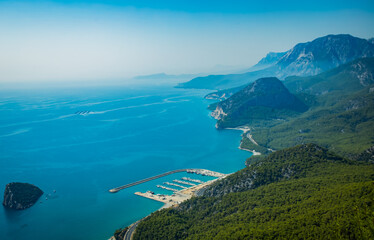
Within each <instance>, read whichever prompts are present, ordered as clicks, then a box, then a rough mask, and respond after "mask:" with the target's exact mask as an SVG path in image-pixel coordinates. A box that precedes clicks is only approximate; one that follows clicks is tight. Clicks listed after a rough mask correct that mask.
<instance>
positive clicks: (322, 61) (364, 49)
mask: <svg viewBox="0 0 374 240" xmlns="http://www.w3.org/2000/svg"><path fill="white" fill-rule="evenodd" d="M280 55H281V53H279V55H277V56H276V57H274V58H273V60H274V59H277V57H279V56H280ZM366 57H374V44H373V41H372V40H366V39H361V38H357V37H353V36H351V35H348V34H339V35H327V36H324V37H320V38H317V39H315V40H313V41H311V42H306V43H299V44H297V45H296V46H295V47H293V48H292V49H290V50H289V51H287V52H286V53H285V54H284V55H283V56H282V57H281V58H280V59H279V60H278V61H277V62H276V63H274V64H273V65H271V66H270V67H268V68H265V69H262V70H258V71H252V72H247V73H243V74H229V75H210V76H206V77H198V78H194V79H192V80H190V81H188V82H185V83H181V84H179V85H178V87H182V88H204V89H217V90H221V89H226V88H235V87H239V86H242V85H246V84H248V83H250V82H253V81H255V80H256V79H258V78H262V77H278V78H280V79H284V78H286V77H287V76H294V75H295V76H311V75H315V74H319V73H321V72H323V71H327V70H330V69H332V68H335V67H337V66H340V65H342V64H345V63H348V62H350V61H353V60H355V59H358V58H366ZM266 59H267V57H265V59H263V60H261V61H264V62H266V61H269V62H271V61H270V59H272V58H271V57H270V56H269V58H268V60H266ZM261 61H260V62H261ZM273 62H274V61H273Z"/></svg>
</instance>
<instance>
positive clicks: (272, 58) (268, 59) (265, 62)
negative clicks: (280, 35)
mask: <svg viewBox="0 0 374 240" xmlns="http://www.w3.org/2000/svg"><path fill="white" fill-rule="evenodd" d="M286 53H287V52H269V53H268V54H266V56H265V57H263V58H262V59H261V60H260V61H259V62H258V63H257V64H256V65H254V66H253V67H251V68H250V70H251V69H252V70H261V69H265V68H268V67H270V66H272V65H274V64H276V63H277V62H278V61H279V60H280V59H281V58H282V57H283V56H284V55H285V54H286Z"/></svg>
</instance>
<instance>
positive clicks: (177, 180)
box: [173, 179, 196, 186]
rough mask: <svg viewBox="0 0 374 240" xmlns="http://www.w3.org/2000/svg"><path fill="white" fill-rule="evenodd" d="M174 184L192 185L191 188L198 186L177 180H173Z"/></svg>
mask: <svg viewBox="0 0 374 240" xmlns="http://www.w3.org/2000/svg"><path fill="white" fill-rule="evenodd" d="M173 182H177V183H182V184H185V185H190V186H196V184H193V183H189V182H185V181H181V180H177V179H175V180H173Z"/></svg>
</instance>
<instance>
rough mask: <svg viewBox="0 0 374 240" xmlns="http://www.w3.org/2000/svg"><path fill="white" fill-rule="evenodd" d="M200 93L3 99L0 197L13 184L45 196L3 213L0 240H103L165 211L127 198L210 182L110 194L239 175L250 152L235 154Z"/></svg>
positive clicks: (143, 91)
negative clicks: (209, 173)
mask: <svg viewBox="0 0 374 240" xmlns="http://www.w3.org/2000/svg"><path fill="white" fill-rule="evenodd" d="M206 93H207V91H202V90H183V89H175V88H172V87H147V88H144V87H115V88H114V87H105V88H103V87H101V88H93V87H92V88H86V89H83V90H82V89H58V90H33V91H20V90H17V91H4V90H2V91H0V192H1V193H0V198H1V200H2V199H3V190H4V188H5V185H6V184H7V183H9V182H13V181H17V182H28V183H32V184H35V185H37V186H38V187H40V188H41V189H42V190H43V191H44V193H45V194H44V195H43V196H42V197H41V198H40V199H39V201H38V203H37V204H35V205H34V206H33V207H31V208H29V209H27V210H23V211H11V210H6V209H4V208H3V207H2V206H0V239H4V240H7V239H10V240H12V239H17V240H22V239H27V240H34V239H35V240H36V239H38V240H50V239H54V240H60V239H61V240H62V239H64V240H66V239H94V240H95V239H108V238H109V237H110V236H111V235H112V233H113V232H114V231H115V230H116V229H118V228H121V227H125V226H127V225H129V224H131V223H132V222H134V221H136V220H138V219H140V218H142V217H144V216H147V215H148V214H150V213H151V212H153V211H155V210H157V209H159V208H160V207H161V206H162V205H163V204H162V203H159V202H155V201H152V200H149V199H145V198H142V197H139V196H136V195H134V192H136V191H142V192H145V191H147V190H152V191H154V192H156V193H163V194H172V192H169V191H167V190H162V189H159V188H157V187H156V185H157V184H162V183H163V182H165V181H171V180H173V179H178V178H181V177H183V176H189V177H192V176H193V177H194V178H199V179H202V180H203V181H207V180H210V179H211V178H209V177H202V176H197V175H189V174H187V173H179V174H174V175H170V176H167V177H164V178H161V179H157V180H154V181H151V182H147V183H145V184H141V185H138V186H135V187H132V188H129V189H126V190H122V191H120V192H118V193H116V194H111V193H109V192H108V190H109V189H110V188H113V187H117V186H120V185H124V184H127V183H130V182H132V181H136V180H140V179H142V178H146V177H150V176H154V175H156V174H160V173H163V172H166V171H170V170H175V169H180V168H205V169H210V170H214V171H219V172H223V173H231V172H234V171H236V170H239V169H241V168H243V167H244V162H245V159H246V158H248V157H249V156H250V155H251V153H249V152H245V151H240V150H239V149H238V145H239V142H240V134H241V132H239V131H232V130H225V131H218V130H216V129H215V128H214V125H215V120H214V119H212V118H211V117H210V116H209V111H208V110H207V106H208V104H209V103H211V101H208V100H204V99H203V96H204V95H205V94H206ZM77 111H90V113H89V114H87V115H79V114H76V112H77ZM54 190H55V191H54Z"/></svg>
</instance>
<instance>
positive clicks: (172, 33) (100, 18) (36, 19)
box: [0, 0, 374, 82]
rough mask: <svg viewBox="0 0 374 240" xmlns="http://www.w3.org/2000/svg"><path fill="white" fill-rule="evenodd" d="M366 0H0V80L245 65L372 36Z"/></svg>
mask: <svg viewBox="0 0 374 240" xmlns="http://www.w3.org/2000/svg"><path fill="white" fill-rule="evenodd" d="M373 26H374V1H359V0H356V1H345V0H340V1H326V0H324V1H323V0H314V1H300V0H299V1H296V0H295V1H279V0H274V1H270V0H269V1H193V0H190V1H177V0H174V1H171V0H170V1H156V0H149V1H141V0H138V1H136V0H134V1H111V0H108V1H103V0H102V1H100V0H92V1H88V0H87V1H23V2H22V1H0V81H1V82H17V81H56V80H64V81H65V80H90V79H93V80H98V79H108V80H110V79H121V78H128V77H131V76H135V75H144V74H152V73H159V72H166V73H169V74H181V73H199V72H209V71H212V70H213V69H214V70H216V69H217V68H216V66H217V65H224V66H232V67H250V66H251V65H253V64H255V63H256V62H257V61H258V60H259V59H260V58H261V57H263V56H264V55H266V53H267V52H269V51H285V50H288V49H290V48H291V47H293V46H294V45H295V44H296V43H298V42H305V41H310V40H313V39H314V38H316V37H320V36H324V35H327V34H338V33H349V34H351V35H354V36H357V37H361V38H370V37H374V27H373Z"/></svg>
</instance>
